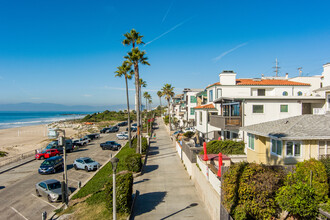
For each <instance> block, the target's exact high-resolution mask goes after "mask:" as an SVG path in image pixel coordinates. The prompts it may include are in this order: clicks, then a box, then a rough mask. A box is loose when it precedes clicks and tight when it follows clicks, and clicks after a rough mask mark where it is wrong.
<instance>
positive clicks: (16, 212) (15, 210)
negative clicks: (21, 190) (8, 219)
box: [10, 206, 29, 220]
mask: <svg viewBox="0 0 330 220" xmlns="http://www.w3.org/2000/svg"><path fill="white" fill-rule="evenodd" d="M10 208H11V209H12V210H14V212H16V213H17V214H19V215H20V216H21V217H22V218H24V219H25V220H29V219H27V218H25V216H24V215H22V214H21V213H19V211H17V210H16V209H15V208H14V207H12V206H11V207H10Z"/></svg>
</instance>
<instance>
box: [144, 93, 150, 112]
mask: <svg viewBox="0 0 330 220" xmlns="http://www.w3.org/2000/svg"><path fill="white" fill-rule="evenodd" d="M149 97H150V94H149V93H148V92H144V93H143V98H145V99H146V110H147V111H148V107H147V106H148V99H149Z"/></svg>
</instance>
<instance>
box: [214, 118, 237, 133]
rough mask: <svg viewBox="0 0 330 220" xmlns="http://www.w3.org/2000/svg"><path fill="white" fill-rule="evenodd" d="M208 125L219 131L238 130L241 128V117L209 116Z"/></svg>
mask: <svg viewBox="0 0 330 220" xmlns="http://www.w3.org/2000/svg"><path fill="white" fill-rule="evenodd" d="M210 125H212V126H214V127H217V128H221V129H228V130H230V129H238V128H239V127H241V126H242V117H241V116H221V115H210Z"/></svg>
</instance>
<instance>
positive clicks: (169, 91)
mask: <svg viewBox="0 0 330 220" xmlns="http://www.w3.org/2000/svg"><path fill="white" fill-rule="evenodd" d="M173 89H174V87H172V85H171V84H165V85H164V87H163V88H162V90H163V94H164V96H165V99H166V100H167V103H168V109H167V111H168V117H169V118H168V119H169V120H168V122H169V125H170V131H171V114H170V101H171V98H172V97H173V96H174V92H173Z"/></svg>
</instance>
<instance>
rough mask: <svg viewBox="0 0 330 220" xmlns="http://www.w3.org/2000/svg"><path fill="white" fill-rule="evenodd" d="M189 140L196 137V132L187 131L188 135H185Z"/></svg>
mask: <svg viewBox="0 0 330 220" xmlns="http://www.w3.org/2000/svg"><path fill="white" fill-rule="evenodd" d="M183 135H184V136H185V137H187V138H192V137H193V136H194V135H195V132H192V131H187V132H186V133H184V134H183Z"/></svg>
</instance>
